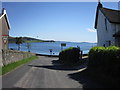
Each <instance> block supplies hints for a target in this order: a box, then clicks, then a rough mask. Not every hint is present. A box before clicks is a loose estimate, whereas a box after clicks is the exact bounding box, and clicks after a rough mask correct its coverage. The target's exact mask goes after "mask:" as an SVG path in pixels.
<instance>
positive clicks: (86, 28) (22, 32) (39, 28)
mask: <svg viewBox="0 0 120 90" xmlns="http://www.w3.org/2000/svg"><path fill="white" fill-rule="evenodd" d="M102 4H103V6H104V7H106V8H111V9H118V3H117V2H107V3H106V2H103V3H102ZM2 7H3V8H5V9H6V10H7V15H8V18H9V22H10V26H11V29H10V36H14V37H18V36H22V37H23V36H27V37H34V38H38V39H43V40H55V41H71V42H97V33H96V30H95V29H94V22H95V15H96V7H97V2H3V3H2Z"/></svg>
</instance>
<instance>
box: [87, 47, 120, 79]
mask: <svg viewBox="0 0 120 90" xmlns="http://www.w3.org/2000/svg"><path fill="white" fill-rule="evenodd" d="M88 69H91V70H93V71H94V72H96V71H97V72H100V73H102V74H104V75H109V76H112V77H119V75H120V74H119V69H120V48H119V47H115V46H110V47H93V48H91V49H90V52H89V63H88Z"/></svg>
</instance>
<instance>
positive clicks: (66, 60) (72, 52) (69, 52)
mask: <svg viewBox="0 0 120 90" xmlns="http://www.w3.org/2000/svg"><path fill="white" fill-rule="evenodd" d="M79 57H80V49H79V48H75V47H70V48H67V49H65V50H63V51H61V52H60V53H59V60H60V62H62V63H63V64H65V65H72V64H75V63H76V62H78V61H79Z"/></svg>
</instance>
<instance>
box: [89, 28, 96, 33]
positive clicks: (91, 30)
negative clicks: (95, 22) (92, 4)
mask: <svg viewBox="0 0 120 90" xmlns="http://www.w3.org/2000/svg"><path fill="white" fill-rule="evenodd" d="M87 30H88V31H89V32H96V30H95V29H90V28H88V29H87Z"/></svg>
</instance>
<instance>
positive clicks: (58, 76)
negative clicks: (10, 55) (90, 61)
mask: <svg viewBox="0 0 120 90" xmlns="http://www.w3.org/2000/svg"><path fill="white" fill-rule="evenodd" d="M57 60H58V58H56V57H45V56H39V59H37V60H33V61H32V62H30V63H27V64H25V65H23V66H20V67H19V68H17V69H16V70H14V71H12V72H10V73H8V74H6V75H4V76H3V77H2V88H83V89H85V88H102V87H103V86H102V85H101V84H99V83H97V82H96V81H95V80H94V79H91V78H90V77H89V76H88V75H87V74H86V73H84V69H85V65H86V64H84V65H81V66H79V67H73V68H69V67H64V66H62V65H60V64H59V63H57Z"/></svg>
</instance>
